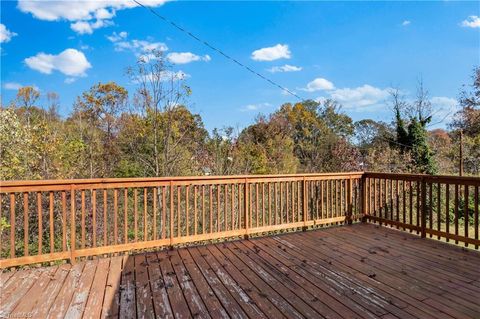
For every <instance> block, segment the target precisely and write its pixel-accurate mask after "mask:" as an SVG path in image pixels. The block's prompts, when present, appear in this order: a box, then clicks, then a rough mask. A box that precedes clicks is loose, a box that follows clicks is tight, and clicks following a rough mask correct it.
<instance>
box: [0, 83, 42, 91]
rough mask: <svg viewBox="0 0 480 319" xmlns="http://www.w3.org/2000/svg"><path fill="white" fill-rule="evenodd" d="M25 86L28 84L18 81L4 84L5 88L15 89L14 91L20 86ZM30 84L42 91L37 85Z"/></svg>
mask: <svg viewBox="0 0 480 319" xmlns="http://www.w3.org/2000/svg"><path fill="white" fill-rule="evenodd" d="M25 86H27V85H23V84H21V83H18V82H5V83H4V84H3V88H4V89H5V90H14V91H17V90H19V89H20V88H22V87H25ZM28 86H31V87H33V88H34V89H35V90H36V91H40V88H39V87H38V86H36V85H28Z"/></svg>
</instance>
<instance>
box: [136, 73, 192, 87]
mask: <svg viewBox="0 0 480 319" xmlns="http://www.w3.org/2000/svg"><path fill="white" fill-rule="evenodd" d="M188 78H190V74H187V73H185V72H183V71H182V70H179V71H177V72H174V71H162V72H161V73H160V74H158V75H154V74H153V73H150V74H146V75H145V78H143V77H142V78H136V79H133V80H132V83H133V84H138V83H140V82H142V81H143V79H146V80H147V81H151V82H156V81H158V80H159V81H162V82H167V81H181V80H186V79H188Z"/></svg>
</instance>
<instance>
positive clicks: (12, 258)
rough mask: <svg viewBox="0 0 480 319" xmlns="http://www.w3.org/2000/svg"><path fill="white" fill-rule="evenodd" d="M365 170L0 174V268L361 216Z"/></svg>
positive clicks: (331, 221) (328, 222)
mask: <svg viewBox="0 0 480 319" xmlns="http://www.w3.org/2000/svg"><path fill="white" fill-rule="evenodd" d="M362 177H363V173H361V172H356V173H332V174H304V175H261V176H256V175H255V176H203V177H173V178H168V177H166V178H128V179H84V180H52V181H6V182H1V187H0V219H2V220H3V221H4V223H6V225H3V227H2V232H1V234H0V255H1V260H0V268H5V267H11V266H17V265H25V264H31V263H39V262H49V261H55V260H64V259H69V260H70V261H72V262H75V259H76V258H79V257H86V256H94V255H103V254H110V253H119V252H126V251H131V250H140V249H150V248H155V247H163V246H171V245H176V244H182V243H191V242H197V241H203V240H217V239H222V238H226V237H238V236H248V235H250V234H259V233H264V232H271V231H281V230H287V229H295V228H305V227H308V226H313V225H322V224H337V223H344V222H352V221H355V220H360V219H361V217H362V216H363V214H362V211H361V207H362V203H363V202H364V200H363V197H362V195H361V194H362V189H361V187H362V181H363V179H362Z"/></svg>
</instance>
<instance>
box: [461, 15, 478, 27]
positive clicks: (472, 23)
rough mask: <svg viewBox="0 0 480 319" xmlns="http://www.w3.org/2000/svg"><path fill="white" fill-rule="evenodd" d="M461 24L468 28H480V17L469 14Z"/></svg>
mask: <svg viewBox="0 0 480 319" xmlns="http://www.w3.org/2000/svg"><path fill="white" fill-rule="evenodd" d="M461 26H462V27H466V28H480V17H479V16H469V17H468V18H467V19H465V20H463V21H462V23H461Z"/></svg>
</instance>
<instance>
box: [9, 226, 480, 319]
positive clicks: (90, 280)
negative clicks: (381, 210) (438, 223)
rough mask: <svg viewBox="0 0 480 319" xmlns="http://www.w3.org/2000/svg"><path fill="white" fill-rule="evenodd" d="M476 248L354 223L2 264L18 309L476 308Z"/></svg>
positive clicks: (420, 312) (241, 314)
mask: <svg viewBox="0 0 480 319" xmlns="http://www.w3.org/2000/svg"><path fill="white" fill-rule="evenodd" d="M479 270H480V253H478V252H475V251H467V250H464V249H462V248H459V247H456V246H452V245H449V244H445V243H441V242H438V241H434V240H428V239H427V240H425V239H420V238H418V237H416V236H413V235H411V234H408V233H402V232H398V231H396V230H392V229H387V228H383V227H377V226H374V225H365V224H359V225H353V226H344V227H335V228H328V229H321V230H316V231H309V232H302V233H290V234H285V235H278V236H273V237H263V238H257V239H250V240H241V241H233V242H228V243H220V244H212V245H206V246H198V247H190V248H182V249H175V250H167V251H161V252H157V253H147V254H138V255H132V256H128V257H113V258H99V259H95V260H90V261H87V262H80V263H77V264H75V265H74V266H70V265H68V264H64V265H61V266H56V267H48V268H33V269H30V270H21V271H17V272H5V273H2V274H1V277H0V284H1V303H0V311H1V314H0V317H1V315H3V316H9V317H10V318H20V317H22V316H23V317H31V318H46V317H50V318H64V317H68V318H80V317H86V318H98V317H109V316H113V317H118V316H119V317H123V318H134V317H138V318H144V317H147V318H151V317H157V318H164V317H168V318H173V317H176V318H188V317H199V318H209V317H212V318H219V317H224V318H228V317H232V318H247V317H249V318H264V317H268V318H281V317H289V318H303V317H310V318H321V317H328V318H402V319H404V318H480V271H479Z"/></svg>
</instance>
